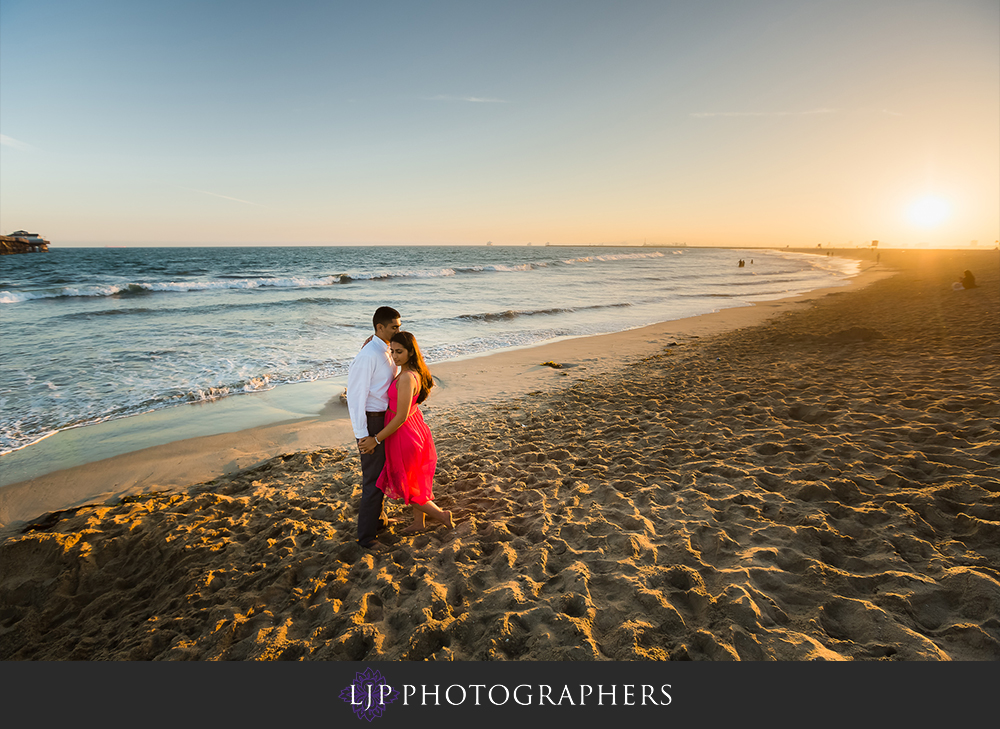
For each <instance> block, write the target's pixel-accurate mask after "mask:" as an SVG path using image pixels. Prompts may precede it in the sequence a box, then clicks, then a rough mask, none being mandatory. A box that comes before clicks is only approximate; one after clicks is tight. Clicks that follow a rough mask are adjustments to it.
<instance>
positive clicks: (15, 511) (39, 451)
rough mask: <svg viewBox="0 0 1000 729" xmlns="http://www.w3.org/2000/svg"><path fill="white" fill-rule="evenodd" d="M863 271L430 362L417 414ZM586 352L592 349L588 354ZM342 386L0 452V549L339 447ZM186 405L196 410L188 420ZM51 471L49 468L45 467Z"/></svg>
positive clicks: (79, 432) (694, 332)
mask: <svg viewBox="0 0 1000 729" xmlns="http://www.w3.org/2000/svg"><path fill="white" fill-rule="evenodd" d="M845 257H846V255H845ZM855 260H857V259H855ZM867 263H868V265H867V266H866V262H865V261H861V264H862V268H861V270H860V271H859V273H858V274H857V275H856V276H854V277H852V278H851V279H849V280H848V282H847V283H845V284H843V285H840V286H831V287H826V288H822V289H813V290H812V291H808V292H805V293H803V294H797V295H794V296H789V297H785V298H781V299H772V300H767V301H760V302H754V303H753V304H751V305H750V306H740V307H733V308H728V309H722V310H719V311H715V312H710V313H707V314H701V315H698V316H694V317H686V318H683V319H676V320H671V321H665V322H658V323H656V324H650V325H647V326H644V327H639V328H636V329H628V330H625V331H621V332H613V333H608V334H596V335H585V336H579V337H567V338H562V339H558V340H555V341H552V342H546V343H542V344H537V345H530V346H526V347H516V348H511V349H505V350H500V351H496V352H489V353H485V354H480V355H474V356H469V357H462V358H458V359H454V360H448V361H445V362H440V363H436V364H435V365H434V366H433V370H432V372H433V374H434V377H435V379H436V381H437V383H438V387H437V388H435V391H434V392H433V393H432V395H431V398H430V399H428V401H427V402H426V403H425V404H424V410H425V413H427V414H433V413H436V412H439V411H449V410H455V409H458V408H461V407H463V406H466V405H469V404H476V403H486V402H489V403H496V402H501V401H504V400H506V399H509V398H517V397H522V396H524V395H527V394H528V393H529V392H532V391H539V390H548V389H550V388H558V387H560V386H565V385H567V384H571V383H572V382H573V381H574V380H575V379H578V378H580V377H590V376H594V375H599V374H605V373H608V372H611V371H614V370H615V369H616V368H618V367H620V366H622V365H623V364H625V363H627V362H628V361H629V360H630V359H635V358H640V357H642V356H645V355H647V354H649V353H651V352H654V351H657V350H658V348H660V347H662V346H664V345H665V344H666V343H668V342H674V343H680V342H684V341H691V340H693V339H696V338H700V337H707V336H712V335H714V334H718V333H722V332H725V331H729V330H732V329H737V328H743V327H748V326H755V325H756V324H759V323H761V322H763V321H765V320H766V319H768V318H770V317H773V316H777V315H780V314H781V313H783V312H784V311H786V310H788V309H790V308H794V307H796V306H798V305H801V304H805V303H808V302H811V301H813V300H814V299H815V298H816V297H822V296H826V295H830V294H835V293H841V292H844V291H850V290H855V289H856V288H860V287H863V286H866V285H868V284H869V283H871V282H872V281H874V280H878V279H879V278H882V277H885V276H889V275H892V273H893V272H892V270H891V269H888V268H885V267H876V266H874V265H873V264H872V263H871V262H867ZM597 347H601V348H603V351H602V352H599V353H594V352H591V351H588V350H590V349H594V348H597ZM549 361H555V362H560V363H562V362H566V363H567V364H566V366H565V367H561V368H559V369H554V368H551V367H546V366H543V365H542V364H541V363H543V362H549ZM563 378H565V379H563ZM343 386H344V385H343V383H341V382H339V381H336V380H322V381H317V382H305V383H294V384H288V385H282V386H279V387H276V388H274V389H272V390H269V391H265V392H260V393H247V394H245V395H237V396H234V397H227V398H222V399H220V400H218V401H214V402H206V403H189V404H185V405H182V406H179V407H174V408H167V409H163V410H157V411H152V412H149V413H142V414H139V415H135V416H129V417H126V418H119V419H114V420H110V421H105V422H102V423H96V424H91V425H85V426H81V427H79V428H70V429H67V430H64V431H59V432H57V433H54V434H53V435H51V436H47V437H46V438H43V439H42V440H40V441H37V442H36V443H33V444H31V445H29V446H26V447H25V448H23V449H19V450H18V451H12V452H11V453H8V454H4V456H2V457H0V458H3V459H6V460H7V464H5V465H6V468H5V475H4V476H3V478H2V480H0V540H2V539H3V538H4V536H5V535H6V534H8V533H9V532H10V530H11V529H16V528H18V527H19V526H21V525H23V524H25V523H27V522H29V521H30V520H32V519H35V518H37V517H39V516H41V515H43V514H45V513H48V512H55V511H61V510H64V509H71V508H76V507H79V506H83V505H85V504H88V503H113V502H114V501H116V500H119V499H122V498H126V497H134V496H136V495H139V494H142V493H147V492H150V491H172V490H182V489H184V488H186V487H189V486H191V485H193V484H196V483H200V482H203V481H208V480H211V479H212V478H215V477H217V476H223V475H231V474H233V473H236V472H238V471H240V470H243V469H248V468H253V467H255V466H257V465H259V464H260V463H263V462H265V461H267V460H268V459H270V458H273V457H275V456H278V455H282V454H285V453H289V452H292V451H297V450H311V449H319V448H330V447H339V448H343V447H349V446H351V445H352V444H353V433H352V432H351V430H350V422H349V418H348V413H347V407H346V405H343V404H342V403H341V402H340V397H339V395H340V392H341V390H342V388H343ZM316 395H319V398H316V397H315V396H316ZM309 402H312V403H313V404H312V405H310V404H308V403H309ZM317 402H320V403H322V404H321V405H317V404H316V403H317ZM191 408H197V409H198V410H200V411H202V412H199V413H198V414H197V415H193V414H192V410H191ZM310 411H311V412H310ZM227 420H229V421H232V420H238V421H239V422H240V426H241V427H237V429H235V430H233V429H231V425H227V424H224V423H226V421H227ZM192 421H193V422H192ZM247 423H249V425H248V424H247ZM192 425H194V426H195V431H196V432H195V433H194V434H192V433H191V430H192ZM198 431H200V432H198ZM164 433H167V434H168V435H167V436H166V437H168V438H171V439H170V440H167V441H165V442H157V443H154V444H152V445H143V441H146V442H148V441H149V440H150V439H162V438H163V437H164V435H163V434H164ZM170 433H173V434H176V436H175V437H171V436H170V435H169V434H170ZM84 454H86V455H84ZM94 454H97V456H98V457H96V458H95V457H93V456H94ZM39 461H41V462H44V463H46V464H50V465H47V466H43V467H41V468H45V469H46V470H45V471H44V472H38V471H39V466H37V465H36V464H37V463H38V462H39ZM53 463H55V464H61V465H60V466H59V467H56V468H52V467H51V464H53Z"/></svg>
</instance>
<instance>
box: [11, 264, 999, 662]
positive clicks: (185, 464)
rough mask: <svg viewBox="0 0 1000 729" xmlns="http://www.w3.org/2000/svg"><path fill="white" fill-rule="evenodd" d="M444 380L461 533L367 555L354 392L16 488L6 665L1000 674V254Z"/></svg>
mask: <svg viewBox="0 0 1000 729" xmlns="http://www.w3.org/2000/svg"><path fill="white" fill-rule="evenodd" d="M856 253H857V252H855V251H847V252H845V254H847V255H853V254H856ZM864 255H866V256H870V254H867V253H865V254H864ZM869 263H870V261H869ZM869 263H866V266H869ZM967 268H968V269H971V270H972V271H973V272H974V273H975V274H976V277H977V279H978V282H979V287H978V288H976V289H971V290H962V291H954V290H952V286H951V284H952V282H953V281H955V280H957V279H958V278H959V277H960V276H961V273H962V271H964V270H965V269H967ZM888 270H892V271H895V272H896V273H895V275H892V276H890V277H880V276H879V274H880V272H885V271H888ZM868 281H870V282H871V283H869V284H868V285H862V284H863V283H865V282H868ZM546 361H551V362H553V363H555V364H558V365H560V366H559V367H552V366H544V365H542V362H546ZM435 375H437V376H438V377H439V378H440V379H441V382H442V387H441V389H440V390H439V391H438V392H436V393H435V395H434V397H433V398H432V399H431V400H430V401H428V404H427V407H426V408H425V417H426V419H427V421H428V424H429V425H430V427H431V430H432V431H433V432H434V434H435V437H436V440H437V445H438V451H439V464H438V471H437V477H436V479H435V500H436V501H437V503H438V504H439V505H440V506H442V507H443V508H446V509H451V510H453V511H454V513H455V516H456V520H457V521H458V524H457V526H456V528H455V529H454V530H450V531H449V530H445V529H443V528H438V529H432V530H429V531H428V532H427V533H425V534H421V535H417V536H414V537H407V536H403V535H402V534H401V533H400V530H401V529H402V527H403V526H405V525H406V524H407V523H408V518H407V517H408V514H407V512H406V511H405V510H404V509H402V508H400V507H398V506H397V507H394V509H393V510H392V511H393V514H394V515H395V516H396V518H397V519H398V523H397V524H396V525H393V526H392V527H391V528H390V530H389V531H388V532H384V533H383V534H382V536H381V538H382V539H383V541H384V542H385V543H386V544H387V545H388V549H387V550H386V551H385V552H384V553H382V554H372V553H369V552H365V551H364V550H361V549H360V548H359V547H358V546H357V545H356V544H355V543H354V541H353V540H354V530H355V515H356V512H355V506H356V503H357V499H358V496H359V493H360V468H359V464H358V459H357V457H356V455H355V454H354V452H353V451H352V450H351V449H350V446H349V440H350V438H349V433H347V432H346V431H343V432H341V431H337V428H341V427H342V425H343V423H344V417H343V416H344V413H343V412H338V407H340V406H339V405H338V404H337V403H335V402H331V403H329V404H328V406H327V408H326V415H325V416H324V417H321V418H314V419H308V420H298V421H295V422H294V423H284V424H278V425H275V426H271V427H272V431H270V434H269V437H270V438H271V441H269V442H268V443H265V442H264V439H263V436H261V435H260V433H259V432H258V431H259V429H256V430H255V431H247V432H245V433H243V434H229V435H226V436H218V438H220V439H223V440H220V441H217V442H213V441H211V439H205V438H199V439H193V440H191V441H182V442H180V444H171V446H165V447H160V448H156V449H149V452H140V453H138V454H130V456H128V457H127V458H125V460H124V461H123V460H121V459H111V461H110V462H102V463H101V464H94V465H92V466H90V467H84V468H82V469H70V470H69V471H63V472H59V474H57V475H54V476H52V477H50V478H51V479H52V480H50V481H49V482H48V483H49V485H48V487H47V489H46V487H45V485H44V484H43V483H41V482H40V481H39V482H29V483H27V484H19V485H16V486H13V487H6V488H5V489H3V490H2V491H0V493H6V497H5V499H6V500H5V501H4V504H3V508H4V509H5V511H3V512H2V513H4V514H5V516H4V519H3V521H4V523H5V525H6V529H5V532H4V534H5V540H4V541H3V543H2V544H0V658H3V659H50V660H60V659H94V660H96V659H110V660H115V659H138V660H148V659H199V660H209V659H235V660H244V659H320V660H323V659H332V660H344V659H347V660H361V659H364V660H423V659H432V660H512V659H513V660H577V659H579V660H647V659H649V660H666V659H673V660H677V659H695V660H737V659H743V660H809V659H817V658H819V659H827V660H852V659H853V660H883V659H890V660H947V659H953V660H995V659H997V658H1000V506H998V491H1000V406H998V403H997V400H998V397H997V396H998V393H1000V253H997V252H995V251H954V252H944V251H940V252H938V251H920V252H917V251H909V252H907V251H883V252H882V253H881V264H880V265H879V266H876V267H870V266H869V267H868V270H867V273H866V276H863V277H861V279H859V282H858V284H856V285H854V286H851V287H849V288H847V289H832V290H827V291H825V292H815V293H814V294H812V295H808V296H805V297H799V299H798V300H793V301H786V302H771V303H769V304H765V305H762V306H757V307H752V308H749V309H737V310H729V311H727V312H720V313H719V314H718V315H711V316H710V317H701V318H699V319H697V320H690V321H687V322H682V323H676V322H675V323H666V324H664V325H657V327H651V328H646V329H642V330H635V331H633V332H625V333H622V334H619V335H607V336H606V337H592V338H587V339H578V340H569V341H565V342H558V343H554V344H552V345H546V347H544V348H537V349H535V350H521V351H518V352H511V353H505V354H503V355H495V356H493V357H487V358H481V359H475V360H467V361H464V362H456V363H448V364H447V365H441V366H439V367H436V368H435ZM313 429H315V430H313ZM331 429H332V430H331ZM334 431H336V432H340V433H341V434H340V435H339V436H337V435H336V434H335V432H334ZM248 433H249V435H248ZM345 433H346V436H345ZM213 437H215V436H213ZM338 437H339V438H340V440H339V441H338V440H336V438H338ZM241 438H242V439H246V440H245V442H244V441H241ZM255 439H256V440H255ZM289 439H293V440H291V442H290V441H289ZM254 442H256V445H254ZM246 443H250V444H251V445H246ZM223 445H226V447H229V448H233V449H235V450H234V452H230V453H225V454H223V455H222V456H221V458H223V459H228V460H225V462H224V463H223V464H222V465H223V466H227V465H228V468H221V469H220V468H219V465H220V464H219V463H217V462H214V461H212V457H211V456H210V455H208V454H211V453H212V452H213V451H214V450H217V449H218V448H220V447H222V446H223ZM289 446H290V447H289ZM280 447H287V449H286V450H284V451H283V452H281V454H280V455H273V454H272V455H268V449H273V448H280ZM171 448H172V449H173V450H171ZM199 454H200V455H199ZM234 454H235V460H234ZM261 455H263V456H265V458H264V460H260V456H261ZM156 459H160V460H156ZM241 463H242V464H247V463H252V464H254V465H253V466H252V467H250V468H244V467H242V466H241V465H240V464H241ZM127 464H132V465H131V467H133V468H136V469H138V470H137V471H136V473H135V474H134V475H133V476H131V477H127V478H126V477H124V476H122V477H121V480H120V481H115V485H114V486H112V484H111V483H110V481H114V480H115V478H118V477H119V476H120V474H122V473H124V471H117V472H116V471H114V470H113V469H115V468H119V469H125V468H127V467H129V466H128V465H127ZM192 464H193V465H192ZM153 466H155V467H153ZM109 469H110V470H109ZM74 474H75V475H74ZM169 474H174V475H173V477H170V476H169ZM198 474H213V475H212V476H211V477H210V478H205V479H203V480H201V482H199V480H200V479H199V478H198ZM219 474H221V475H219ZM88 479H89V480H88ZM130 479H131V480H130ZM143 479H145V480H143ZM185 479H188V480H186V481H185ZM83 481H86V483H85V484H84V485H79V484H80V482H83ZM190 484H196V485H194V486H191V485H190ZM32 488H35V490H34V491H33V490H32ZM73 489H77V490H76V491H73ZM95 493H96V494H98V495H100V497H101V498H99V499H96V498H92V497H93V496H94V494H95ZM123 493H125V494H127V495H126V496H125V498H124V499H123V498H122V494H123ZM67 499H70V501H68V502H67ZM73 499H75V500H76V501H73ZM91 499H92V500H91ZM88 500H91V501H90V503H87V504H82V505H81V504H79V503H77V502H87V501H88ZM50 504H60V506H59V507H58V508H60V509H63V510H62V511H57V510H55V509H53V508H50V507H49V505H50ZM69 504H74V505H72V506H71V507H70V508H66V507H67V506H69ZM46 510H47V511H52V512H53V513H50V514H47V515H45V516H41V517H36V514H40V513H41V512H42V511H46ZM32 512H34V513H32ZM28 515H30V516H28Z"/></svg>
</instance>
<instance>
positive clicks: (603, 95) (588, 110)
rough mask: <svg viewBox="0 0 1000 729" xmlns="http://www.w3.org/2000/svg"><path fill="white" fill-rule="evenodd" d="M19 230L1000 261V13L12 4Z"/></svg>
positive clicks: (795, 5)
mask: <svg viewBox="0 0 1000 729" xmlns="http://www.w3.org/2000/svg"><path fill="white" fill-rule="evenodd" d="M0 135H2V136H0V233H3V234H10V233H11V232H13V231H15V230H18V229H26V230H29V231H30V232H37V233H39V234H40V235H42V236H43V237H44V238H46V239H48V240H50V241H51V242H52V245H53V246H64V245H65V246H70V245H241V244H245V245H314V244H330V245H349V244H476V245H482V244H485V243H486V242H488V241H489V242H493V243H495V244H498V245H499V244H513V245H520V244H527V243H529V242H531V243H533V244H535V245H539V244H543V243H553V244H601V243H629V244H642V243H643V242H647V243H650V244H674V243H686V244H688V245H714V246H786V245H790V246H808V247H813V246H816V245H820V244H821V245H824V246H826V245H834V246H848V245H850V246H859V245H863V244H867V243H869V242H870V241H871V240H879V241H880V245H881V246H882V247H911V246H927V247H950V246H969V245H970V244H971V241H978V245H979V247H993V246H994V244H995V243H994V242H995V241H996V240H997V239H1000V3H998V2H997V1H996V0H946V1H941V2H939V1H923V0H903V1H899V2H897V1H895V0H865V1H864V2H855V1H854V0H832V1H827V0H791V1H787V2H786V1H784V0H737V1H728V0H701V1H699V2H695V1H689V2H688V1H686V2H673V1H669V0H659V1H657V2H639V1H634V0H616V1H615V2H610V1H609V2H589V1H587V0H571V1H566V2H564V1H549V0H531V1H530V2H519V1H517V0H513V1H511V2H502V3H495V2H471V1H466V2H418V1H416V0H409V1H406V2H379V1H375V0H373V1H372V2H357V1H356V0H354V1H352V2H336V1H327V2H299V1H298V0H283V2H280V3H276V2H273V0H269V1H268V2H256V1H255V0H244V1H240V2H230V1H226V0H220V1H218V2H212V1H211V0H198V1H197V2H187V1H185V0H171V1H170V2H157V3H152V2H145V1H144V0H127V1H119V0H78V1H73V2H68V1H50V0H27V1H22V0H0Z"/></svg>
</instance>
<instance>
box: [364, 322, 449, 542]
mask: <svg viewBox="0 0 1000 729" xmlns="http://www.w3.org/2000/svg"><path fill="white" fill-rule="evenodd" d="M372 325H373V326H374V327H375V336H373V337H371V338H370V339H369V340H368V342H366V343H365V345H364V346H363V347H362V348H361V351H360V352H359V353H358V356H357V357H356V358H355V359H354V362H352V363H351V368H350V370H349V371H348V375H347V407H348V410H349V411H350V414H351V426H352V428H353V429H354V437H355V438H356V439H357V441H358V451H359V452H360V453H361V506H360V508H359V509H358V544H360V545H361V546H362V547H364V548H365V549H377V548H378V547H379V542H378V540H376V539H375V534H376V532H377V531H378V530H379V529H380V528H385V527H387V526H388V525H389V520H388V518H387V517H386V515H385V507H384V503H383V500H384V498H385V497H386V496H388V497H389V498H390V499H400V500H402V501H403V503H406V504H409V505H410V507H411V509H412V511H413V522H412V523H411V524H410V525H409V526H408V527H406V528H405V529H403V532H404V533H407V534H412V533H414V532H417V531H420V530H421V529H423V528H424V518H425V517H427V516H429V517H430V518H431V519H433V520H434V521H437V522H440V523H441V524H444V525H445V526H447V527H449V528H451V527H454V526H455V523H454V521H453V520H452V516H451V512H450V511H442V510H441V509H440V508H439V507H438V506H437V504H435V503H434V501H433V498H434V494H433V491H432V488H433V480H434V469H435V467H436V466H437V451H436V450H435V448H434V440H433V438H432V437H431V431H430V429H429V428H428V427H427V425H426V423H424V418H423V415H421V413H420V409H419V408H418V407H417V405H418V404H419V403H422V402H423V401H424V400H425V399H427V395H428V394H429V393H430V390H431V388H432V387H434V380H433V379H432V378H431V373H430V371H429V370H428V369H427V365H426V364H425V363H424V358H423V355H422V354H421V353H420V348H419V347H418V346H417V340H416V338H415V337H414V336H413V335H412V334H410V333H409V332H404V331H401V330H400V328H399V327H400V316H399V312H398V311H396V310H395V309H393V308H391V307H388V306H382V307H379V308H378V309H377V310H376V311H375V315H374V316H373V317H372Z"/></svg>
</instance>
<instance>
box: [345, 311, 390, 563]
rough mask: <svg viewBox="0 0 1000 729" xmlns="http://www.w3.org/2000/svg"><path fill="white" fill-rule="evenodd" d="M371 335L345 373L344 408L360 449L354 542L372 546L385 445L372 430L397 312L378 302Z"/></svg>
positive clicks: (380, 407) (377, 425) (378, 425)
mask: <svg viewBox="0 0 1000 729" xmlns="http://www.w3.org/2000/svg"><path fill="white" fill-rule="evenodd" d="M372 325H373V326H374V327H375V336H374V337H372V338H371V339H370V340H369V341H368V342H367V343H366V344H365V346H363V347H362V348H361V351H360V352H358V356H357V357H355V358H354V361H353V362H352V363H351V368H350V369H349V370H348V373H347V408H348V410H349V411H350V414H351V427H352V428H353V429H354V437H355V438H356V439H357V441H358V451H359V452H360V453H361V505H360V507H359V508H358V544H360V545H361V546H362V547H364V548H365V549H375V548H377V547H378V546H379V543H378V542H377V541H376V539H375V533H376V532H377V531H378V528H379V526H386V525H387V523H388V522H387V520H386V518H385V512H384V510H383V508H382V496H383V494H382V491H381V489H379V488H378V487H377V486H376V485H375V483H376V481H378V477H379V474H380V473H382V467H383V466H385V446H384V445H383V444H382V443H379V442H378V441H377V440H376V439H375V434H376V433H378V432H379V431H380V430H382V428H383V426H384V425H385V411H386V409H387V408H388V407H389V398H388V396H387V395H386V392H387V391H388V389H389V385H390V384H391V383H392V380H393V378H395V377H396V373H397V369H398V368H397V367H396V364H395V363H394V362H393V361H392V355H390V354H389V340H390V339H392V335H394V334H395V333H396V332H398V331H399V326H400V322H399V312H398V311H396V310H395V309H393V308H391V307H389V306H380V307H379V308H378V309H377V310H376V311H375V315H374V316H373V317H372Z"/></svg>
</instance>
